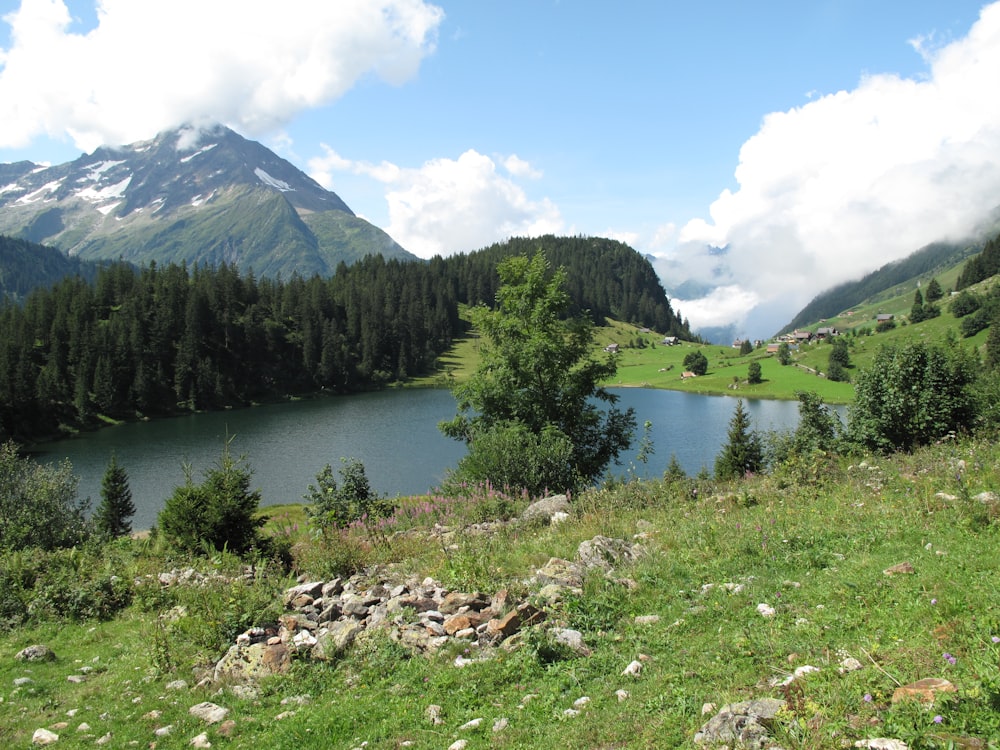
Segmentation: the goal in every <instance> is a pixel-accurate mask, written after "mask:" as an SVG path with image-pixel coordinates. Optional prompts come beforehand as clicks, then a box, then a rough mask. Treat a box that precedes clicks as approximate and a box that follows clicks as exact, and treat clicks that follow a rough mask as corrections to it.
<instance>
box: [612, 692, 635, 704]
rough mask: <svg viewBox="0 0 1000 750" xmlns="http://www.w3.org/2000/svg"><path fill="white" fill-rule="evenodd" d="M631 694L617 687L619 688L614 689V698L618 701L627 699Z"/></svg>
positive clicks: (621, 701)
mask: <svg viewBox="0 0 1000 750" xmlns="http://www.w3.org/2000/svg"><path fill="white" fill-rule="evenodd" d="M631 696H632V694H631V693H630V692H629V691H628V690H621V689H619V690H616V691H615V698H617V699H618V702H619V703H623V702H624V701H627V700H628V699H629V698H630V697H631Z"/></svg>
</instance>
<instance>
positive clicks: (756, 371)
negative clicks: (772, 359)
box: [747, 362, 764, 385]
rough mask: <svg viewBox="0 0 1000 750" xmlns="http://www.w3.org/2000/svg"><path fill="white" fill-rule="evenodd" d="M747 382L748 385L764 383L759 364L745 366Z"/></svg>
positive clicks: (753, 363) (752, 363)
mask: <svg viewBox="0 0 1000 750" xmlns="http://www.w3.org/2000/svg"><path fill="white" fill-rule="evenodd" d="M747 382H748V383H750V385H757V384H758V383H762V382H764V381H763V378H762V377H761V374H760V362H751V363H750V364H749V365H747Z"/></svg>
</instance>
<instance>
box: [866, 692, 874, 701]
mask: <svg viewBox="0 0 1000 750" xmlns="http://www.w3.org/2000/svg"><path fill="white" fill-rule="evenodd" d="M871 702H872V694H871V693H865V703H871Z"/></svg>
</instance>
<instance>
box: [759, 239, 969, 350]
mask: <svg viewBox="0 0 1000 750" xmlns="http://www.w3.org/2000/svg"><path fill="white" fill-rule="evenodd" d="M982 247H983V245H982V242H981V241H968V242H959V243H949V242H935V243H933V244H930V245H927V246H926V247H923V248H921V249H920V250H917V251H916V252H914V253H912V254H911V255H908V256H907V257H906V258H902V259H901V260H897V261H893V262H892V263H887V264H886V265H884V266H882V267H881V268H879V269H878V270H875V271H872V272H871V273H869V274H867V275H866V276H864V277H863V278H861V279H858V280H857V281H848V282H846V283H843V284H838V285H837V286H835V287H833V288H831V289H828V290H827V291H825V292H823V293H821V294H819V295H817V296H816V297H814V298H813V299H812V301H811V302H809V304H808V305H806V306H805V307H803V308H802V309H801V310H800V311H799V312H798V313H797V314H796V315H795V317H794V318H792V320H791V322H789V323H788V324H787V325H786V326H785V327H784V328H782V329H781V330H780V331H778V334H779V335H780V334H782V333H787V332H789V331H793V330H795V329H796V328H803V327H805V326H807V325H810V324H812V323H816V322H817V321H820V320H825V319H826V318H832V317H835V316H837V315H839V314H840V313H842V312H843V311H845V310H847V309H848V308H850V307H853V306H855V305H858V304H860V303H862V302H865V301H872V302H875V301H877V297H878V296H879V295H880V294H884V293H887V292H889V291H890V290H892V289H893V288H894V287H897V286H899V285H900V284H906V283H908V282H911V281H914V282H915V281H916V280H917V278H918V277H920V278H921V279H922V280H924V281H927V280H929V279H930V277H931V276H934V275H935V274H937V273H940V272H941V271H943V270H946V269H948V268H951V267H952V266H954V265H956V264H957V263H960V262H961V261H962V260H964V259H965V258H968V257H969V256H971V255H975V254H976V253H978V252H979V251H980V250H982ZM924 277H926V278H924Z"/></svg>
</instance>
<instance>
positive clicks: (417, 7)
mask: <svg viewBox="0 0 1000 750" xmlns="http://www.w3.org/2000/svg"><path fill="white" fill-rule="evenodd" d="M96 7H97V25H96V27H95V28H93V29H91V30H89V31H86V32H84V33H77V32H75V31H73V30H72V29H73V19H72V17H71V15H70V12H69V10H68V8H67V6H66V4H65V3H64V2H63V1H62V0H21V4H20V6H19V8H18V9H17V10H15V11H13V12H11V13H9V14H7V15H6V16H4V17H3V20H4V22H6V23H7V24H8V25H9V26H10V30H11V43H10V47H9V48H8V49H5V50H0V66H2V69H0V147H18V146H25V145H27V144H28V143H30V142H31V140H32V139H33V138H34V137H36V136H38V135H42V134H45V135H49V136H53V137H63V136H64V135H65V134H67V133H68V134H69V135H70V136H71V137H72V139H73V141H74V143H75V145H76V146H78V147H79V148H81V149H83V150H86V151H89V150H92V149H93V148H94V147H96V146H98V145H101V144H104V143H107V144H119V143H130V142H133V141H136V140H142V139H144V138H148V137H151V136H152V135H154V134H155V133H156V132H158V131H160V130H163V129H165V128H168V127H173V126H176V125H179V124H181V123H184V122H193V121H202V120H205V119H210V120H215V121H219V122H224V123H226V124H228V125H231V126H232V127H234V128H236V129H237V130H239V131H241V132H243V133H246V134H249V135H251V136H254V135H260V134H262V133H266V132H270V131H273V130H275V129H276V128H278V127H280V126H282V125H284V124H286V123H287V122H289V121H290V120H291V119H292V118H293V117H294V116H295V115H297V114H298V113H300V112H302V111H303V110H306V109H310V108H313V107H316V106H319V105H322V104H325V103H328V102H330V101H333V100H335V99H337V98H338V97H340V96H341V95H343V94H344V93H345V92H346V91H347V90H348V89H350V88H351V87H352V86H353V85H354V84H355V83H356V82H357V81H358V80H359V79H361V78H363V77H365V76H369V75H374V76H377V77H379V78H381V79H383V80H385V81H387V82H388V83H391V84H401V83H404V82H405V81H407V80H409V79H410V78H412V77H413V76H414V75H415V73H416V72H417V70H418V68H419V66H420V63H421V61H422V60H423V59H424V57H426V56H427V55H428V54H430V53H431V52H432V51H433V50H434V47H435V43H436V35H437V30H438V28H439V26H440V24H441V22H442V20H443V18H444V13H443V11H442V10H441V9H440V8H438V7H436V6H434V5H431V4H429V3H426V2H424V1H423V0H338V1H337V2H335V3H334V2H329V1H328V0H296V1H295V2H293V3H285V4H283V5H281V6H280V7H279V6H278V5H276V4H275V3H274V2H273V0H212V2H207V3H206V2H202V1H201V0H171V1H170V2H162V0H97V6H96Z"/></svg>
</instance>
